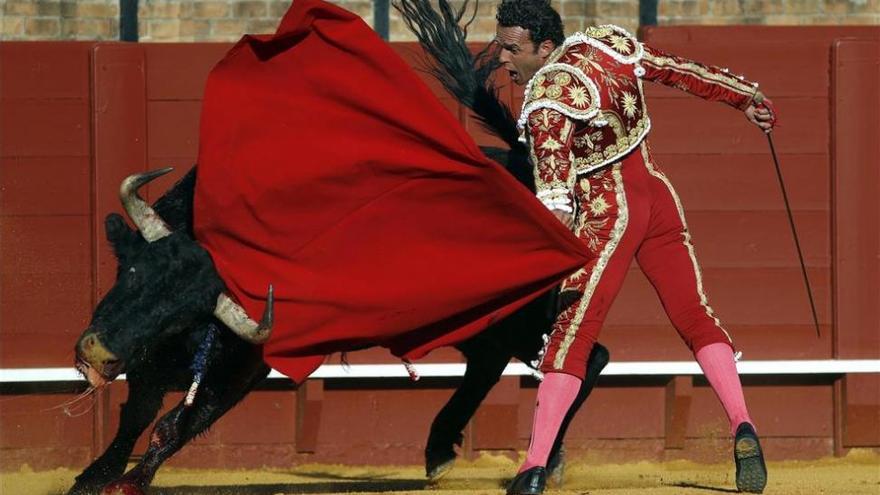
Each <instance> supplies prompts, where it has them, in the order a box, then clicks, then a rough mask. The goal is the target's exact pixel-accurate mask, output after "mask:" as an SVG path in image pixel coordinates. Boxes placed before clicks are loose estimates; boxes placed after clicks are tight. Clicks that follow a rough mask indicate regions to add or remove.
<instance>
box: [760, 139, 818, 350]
mask: <svg viewBox="0 0 880 495" xmlns="http://www.w3.org/2000/svg"><path fill="white" fill-rule="evenodd" d="M767 142H768V143H770V154H771V155H773V164H774V165H776V177H777V178H779V188H780V189H782V199H783V200H784V201H785V212H786V213H788V223H789V224H790V225H791V233H792V235H793V236H794V245H795V247H797V253H798V258H799V259H800V261H801V273H803V274H804V284H805V285H806V286H807V297H809V298H810V310H812V312H813V323H814V324H815V325H816V337H817V338H821V337H822V335H821V333H820V332H819V317H818V316H816V303H815V302H813V290H812V289H811V288H810V279H809V277H807V265H806V264H805V263H804V254H803V252H801V243H800V241H799V240H798V235H797V229H795V227H794V216H793V215H792V214H791V206H789V204H788V194H787V193H786V192H785V182H783V180H782V170H781V169H780V168H779V158H778V157H777V156H776V148H775V147H774V146H773V138H772V137H771V136H770V133H769V132H768V133H767Z"/></svg>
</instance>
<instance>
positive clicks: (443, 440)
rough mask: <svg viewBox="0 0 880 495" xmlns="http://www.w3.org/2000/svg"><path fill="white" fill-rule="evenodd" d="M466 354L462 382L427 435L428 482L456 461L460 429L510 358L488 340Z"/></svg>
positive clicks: (426, 463)
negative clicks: (456, 446)
mask: <svg viewBox="0 0 880 495" xmlns="http://www.w3.org/2000/svg"><path fill="white" fill-rule="evenodd" d="M465 355H466V357H467V368H466V369H465V373H464V378H463V380H462V382H461V385H459V387H458V389H457V390H456V391H455V393H453V394H452V397H451V398H450V399H449V401H448V402H447V403H446V405H445V406H443V409H441V410H440V412H439V413H437V417H436V418H434V422H433V423H432V424H431V433H430V434H429V435H428V444H427V445H426V447H425V475H426V476H427V477H428V479H429V480H431V481H436V480H438V479H440V478H441V477H442V476H443V475H444V474H446V473H447V472H449V470H450V469H452V466H453V464H454V463H455V449H454V445H461V441H462V433H461V432H462V430H464V427H465V425H467V423H468V421H470V420H471V418H472V417H473V415H474V413H476V411H477V408H478V407H480V403H482V402H483V399H485V398H486V395H487V394H488V393H489V391H490V390H491V389H492V387H493V386H494V385H495V384H496V383H498V380H499V379H500V378H501V373H502V372H503V371H504V367H505V366H507V363H508V362H509V361H510V358H511V357H512V356H511V355H510V354H509V353H506V352H505V351H504V350H502V349H499V348H497V347H496V346H494V345H491V344H489V343H488V342H487V343H486V344H485V345H479V346H471V348H470V349H468V352H467V353H466V354H465Z"/></svg>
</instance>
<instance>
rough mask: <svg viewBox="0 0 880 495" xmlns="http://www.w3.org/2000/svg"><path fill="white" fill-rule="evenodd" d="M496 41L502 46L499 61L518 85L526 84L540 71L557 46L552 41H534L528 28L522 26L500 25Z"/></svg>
mask: <svg viewBox="0 0 880 495" xmlns="http://www.w3.org/2000/svg"><path fill="white" fill-rule="evenodd" d="M495 41H496V42H497V43H498V45H499V46H500V47H501V51H500V53H499V54H498V61H499V62H501V67H502V68H503V69H504V70H506V71H507V72H508V73H509V74H510V79H511V80H512V81H513V82H514V83H515V84H518V85H523V84H526V83H527V82H528V81H529V79H531V78H532V76H534V75H535V73H536V72H538V69H540V68H541V67H542V66H543V65H544V63H545V62H546V61H547V57H549V56H550V54H551V53H552V52H553V50H554V49H555V48H556V47H555V45H554V44H553V42H552V41H550V40H544V41H542V42H541V43H537V44H536V43H535V42H533V41H532V37H531V34H530V33H529V30H528V29H523V28H522V27H520V26H498V29H497V31H496V33H495Z"/></svg>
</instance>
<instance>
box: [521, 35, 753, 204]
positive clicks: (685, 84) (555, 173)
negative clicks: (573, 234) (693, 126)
mask: <svg viewBox="0 0 880 495" xmlns="http://www.w3.org/2000/svg"><path fill="white" fill-rule="evenodd" d="M642 79H645V80H648V81H654V82H659V83H662V84H665V85H667V86H672V87H675V88H678V89H681V90H683V91H687V92H688V93H691V94H694V95H697V96H700V97H702V98H705V99H707V100H712V101H721V102H724V103H726V104H728V105H731V106H733V107H735V108H738V109H740V110H745V109H746V108H747V107H748V106H749V105H750V104H751V103H753V102H754V103H760V102H761V101H762V100H763V96H762V95H761V93H759V92H758V85H757V84H756V83H752V82H748V81H746V80H744V79H743V78H742V77H739V76H734V75H732V74H729V73H728V71H727V70H726V69H720V68H718V67H713V66H707V65H702V64H699V63H697V62H693V61H691V60H687V59H683V58H680V57H676V56H673V55H670V54H667V53H664V52H662V51H660V50H657V49H655V48H651V47H649V46H647V45H643V44H642V43H641V42H639V41H638V40H637V39H636V38H635V37H634V36H632V35H631V34H629V33H628V32H627V31H626V30H624V29H623V28H620V27H617V26H612V25H605V26H598V27H591V28H588V29H587V30H586V31H585V32H583V33H576V34H574V35H572V36H570V37H568V38H567V39H566V40H565V42H564V43H563V44H562V45H560V46H559V47H557V49H556V50H555V51H554V52H553V53H552V54H551V55H550V57H549V58H548V59H547V62H546V63H545V65H544V66H543V67H542V68H541V69H540V70H539V71H538V72H537V73H536V74H535V76H534V77H533V78H532V79H531V80H530V81H529V83H528V85H527V86H526V92H525V101H524V102H523V109H522V113H521V115H520V118H519V121H518V125H519V128H520V131H521V132H523V133H524V134H525V135H526V136H528V138H529V139H530V141H531V142H530V149H531V152H532V160H533V162H534V163H535V179H536V181H535V182H536V185H537V189H538V198H539V199H540V200H541V201H543V202H544V204H545V205H547V206H548V207H549V208H551V209H559V210H563V211H568V212H572V211H573V206H574V203H573V201H572V194H571V191H572V189H573V185H574V181H575V179H576V176H577V174H583V173H589V172H592V171H593V170H596V169H598V168H600V167H603V166H605V165H607V164H609V163H612V162H615V161H618V160H620V159H621V158H623V157H624V156H626V155H627V154H628V153H629V152H630V151H632V150H633V149H634V148H635V147H636V146H638V145H639V144H640V143H641V142H642V140H644V139H645V136H647V134H648V131H649V130H650V128H651V120H650V118H649V117H648V112H647V108H646V106H645V98H644V92H643V91H642Z"/></svg>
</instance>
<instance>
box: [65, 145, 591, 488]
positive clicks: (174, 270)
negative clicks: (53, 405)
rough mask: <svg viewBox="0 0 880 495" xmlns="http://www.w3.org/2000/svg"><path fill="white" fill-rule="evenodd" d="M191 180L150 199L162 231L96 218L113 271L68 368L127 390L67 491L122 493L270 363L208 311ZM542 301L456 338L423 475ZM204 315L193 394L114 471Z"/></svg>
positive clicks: (528, 335)
mask: <svg viewBox="0 0 880 495" xmlns="http://www.w3.org/2000/svg"><path fill="white" fill-rule="evenodd" d="M487 151H489V150H487ZM492 151H495V150H492ZM488 154H490V155H496V154H497V153H493V152H490V153H488ZM195 180H196V169H195V168H193V169H192V170H191V171H190V172H189V173H188V174H187V175H186V176H185V177H184V178H183V179H182V180H181V181H180V182H178V183H177V184H176V185H175V186H174V187H173V188H172V189H170V190H169V191H168V192H167V193H166V194H165V195H164V196H163V197H162V198H160V199H159V200H158V201H157V202H156V204H155V205H154V207H153V210H154V211H155V213H156V214H157V215H158V217H160V218H161V219H163V220H164V222H165V224H166V225H167V227H168V229H169V230H170V231H171V233H170V234H169V235H167V236H165V237H162V238H161V239H159V240H156V241H155V242H148V241H147V240H145V239H144V237H143V236H142V234H141V233H140V232H138V231H136V230H133V229H130V228H129V227H128V226H127V225H126V224H125V222H124V221H123V219H122V218H121V217H120V216H119V215H117V214H111V215H108V217H107V219H106V222H105V223H106V231H107V238H108V240H109V241H110V243H111V244H112V246H113V249H114V252H115V254H116V256H117V258H118V260H119V265H118V272H117V280H116V284H115V285H114V286H113V288H112V289H111V290H110V292H109V293H108V294H107V296H105V298H104V299H103V300H102V301H101V302H100V304H99V305H98V307H97V308H96V309H95V313H94V315H93V318H92V322H91V324H90V325H89V328H88V329H87V330H86V331H85V332H84V333H83V336H82V337H81V338H80V340H79V342H78V343H77V347H76V354H77V366H78V368H80V370H81V371H83V373H84V374H86V375H87V376H88V377H89V378H90V382H91V383H92V384H93V385H98V386H100V385H102V384H103V383H106V382H107V381H109V380H111V379H112V378H114V377H115V376H116V375H118V374H119V373H122V372H125V373H126V376H127V381H128V398H127V401H126V402H125V403H124V404H123V405H122V408H121V413H120V422H119V430H118V431H117V434H116V436H115V438H114V439H113V441H112V443H111V444H110V446H109V447H108V448H107V450H106V451H105V452H104V453H103V454H102V455H101V456H100V457H99V458H98V459H97V460H95V461H94V462H93V463H92V464H91V465H90V466H89V467H88V468H86V469H85V471H83V473H82V474H80V475H79V476H78V477H77V478H76V484H75V486H74V487H73V488H72V489H71V490H70V493H75V494H85V493H99V492H100V491H101V490H102V488H103V487H105V486H107V485H108V484H110V483H111V482H114V481H115V482H114V483H112V485H110V487H112V488H122V487H123V486H124V487H126V488H127V489H128V492H126V493H131V492H132V490H131V489H132V488H135V489H136V490H144V489H146V488H147V487H148V486H149V484H150V482H151V481H152V479H153V476H154V475H155V473H156V470H157V469H158V468H159V466H160V465H161V464H162V463H163V462H164V461H165V460H166V459H168V458H169V457H170V456H171V455H173V454H174V453H175V452H177V451H178V450H179V449H180V448H182V447H183V446H184V445H185V444H186V443H187V442H188V441H190V440H191V439H192V438H194V437H195V436H196V435H198V434H199V433H202V432H204V431H205V430H206V429H207V428H208V427H210V426H211V424H213V423H214V422H215V421H216V420H217V419H219V418H220V417H221V416H223V414H225V413H226V412H227V411H228V410H229V409H230V408H232V407H233V406H234V405H235V404H237V403H238V402H239V401H240V400H241V399H242V398H244V396H245V395H247V393H248V392H250V391H251V390H252V389H253V388H254V387H255V386H257V385H258V384H259V383H260V382H261V381H262V380H263V379H264V378H265V377H266V375H267V374H268V373H269V371H270V370H269V367H268V366H267V365H266V364H265V363H264V362H263V360H262V354H261V348H260V346H259V345H257V344H253V343H250V342H247V341H245V340H243V339H242V338H240V337H239V336H238V335H236V334H235V333H233V332H231V331H228V329H227V328H226V326H225V325H224V324H223V323H222V322H221V321H220V320H218V319H217V318H215V317H214V316H213V313H212V311H213V309H214V305H215V302H216V300H217V297H218V295H219V294H221V293H222V291H223V289H224V288H223V283H222V281H221V280H220V278H219V276H218V275H217V273H216V271H215V270H214V267H213V265H212V264H211V261H210V258H209V257H208V256H207V253H206V252H205V251H204V250H203V249H202V248H201V247H200V246H199V245H198V244H197V243H196V242H195V241H194V240H193V235H192V223H191V218H192V197H193V190H194V186H195ZM552 299H553V298H552V297H551V295H545V296H542V297H541V298H539V299H537V300H535V301H533V302H532V303H530V304H529V305H527V306H525V307H524V308H523V309H521V310H520V311H519V312H517V313H515V314H513V315H511V316H510V317H508V318H507V319H505V320H503V321H501V322H499V323H497V324H495V325H494V326H492V327H490V328H489V329H487V330H486V331H485V332H483V333H481V334H479V335H477V336H476V337H474V338H472V339H470V340H468V341H465V342H463V343H461V344H460V345H459V346H458V348H459V349H460V350H461V351H462V352H463V354H464V355H465V356H466V358H467V369H466V372H465V376H464V379H463V380H462V382H461V384H460V386H459V388H458V389H457V390H456V391H455V393H454V394H453V396H452V397H451V398H450V400H449V402H448V403H447V404H446V405H445V406H444V407H443V409H442V410H441V411H440V413H439V414H438V415H437V417H436V419H435V420H434V422H433V424H432V427H431V433H430V436H429V439H428V442H427V447H426V449H425V456H426V467H427V474H428V476H429V477H430V478H437V477H439V476H440V475H442V474H443V473H445V472H446V471H447V470H448V469H449V468H450V467H451V466H452V462H453V461H454V459H455V452H454V450H453V445H454V444H460V442H461V431H462V429H463V428H464V426H465V425H466V424H467V422H468V421H469V420H470V419H471V417H472V416H473V414H474V413H475V411H476V409H477V407H478V406H479V404H480V402H481V401H482V400H483V399H484V398H485V397H486V394H487V393H488V392H489V390H490V389H491V388H492V386H493V385H494V384H495V383H497V382H498V380H499V378H500V376H501V372H502V370H503V369H504V367H505V366H506V365H507V363H508V362H509V360H510V358H511V357H517V358H519V359H521V360H523V361H525V362H529V361H530V360H532V359H534V358H535V357H536V356H537V354H538V352H539V351H540V350H541V349H542V347H543V339H542V337H543V335H544V334H546V333H547V332H548V331H549V324H550V321H551V318H552V314H553V312H552V311H548V308H550V306H551V305H552ZM143 322H157V323H154V324H152V325H150V324H146V323H143ZM212 325H213V326H214V328H217V329H220V331H219V332H215V335H216V338H215V341H214V343H213V345H212V346H211V347H210V351H209V353H208V355H207V359H206V364H205V372H204V379H203V381H202V383H201V386H200V388H199V391H198V395H197V396H196V399H195V401H194V403H193V404H192V405H191V406H189V407H187V406H186V405H184V403H183V402H181V403H180V404H178V405H177V406H176V407H175V408H174V409H173V410H171V411H170V412H168V413H167V414H165V415H164V416H163V417H162V418H161V419H159V421H158V422H157V423H156V425H155V427H154V429H153V432H152V435H151V438H150V443H149V447H148V449H147V451H146V453H145V454H144V455H143V457H142V459H141V461H140V462H139V463H138V465H137V466H135V467H134V468H133V469H132V470H131V471H129V472H128V473H127V474H125V476H124V477H122V478H121V479H119V478H120V476H122V475H123V472H124V469H125V465H126V463H127V461H128V459H129V456H130V454H131V452H132V449H133V447H134V444H135V442H136V440H137V439H138V437H140V435H141V434H142V433H143V432H144V431H145V430H146V428H147V427H148V426H149V425H150V424H151V423H152V422H153V420H154V419H155V418H156V416H157V414H158V411H159V409H160V407H161V405H162V400H163V397H164V395H165V394H166V393H167V392H168V391H169V390H176V389H181V388H183V389H185V388H186V387H187V386H188V385H190V383H191V382H192V380H193V372H192V370H191V365H192V364H193V360H194V356H195V355H196V352H197V349H198V348H199V346H200V345H201V344H202V342H203V341H204V340H205V339H206V337H207V333H208V332H209V331H211V330H209V329H210V328H211V326H212ZM606 362H607V351H605V350H604V349H603V348H600V347H598V346H597V349H596V351H594V356H593V359H591V366H592V369H591V372H590V377H589V379H588V380H587V381H586V382H585V385H584V387H583V390H582V394H581V395H582V397H581V402H582V401H583V400H584V399H585V398H586V395H587V394H589V392H590V390H591V389H592V386H593V385H594V383H595V380H596V378H597V376H598V374H599V371H601V368H602V367H603V366H604V364H605V363H606ZM575 410H576V408H573V411H572V416H573V414H574V411H575ZM563 435H564V431H563V432H561V434H560V440H559V441H558V442H557V444H558V445H557V448H556V449H555V451H554V456H553V457H554V459H555V461H554V462H555V463H557V464H560V465H561V463H559V459H560V457H561V456H560V455H559V454H558V453H559V451H560V449H561V438H562V436H563ZM134 493H136V492H134Z"/></svg>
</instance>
